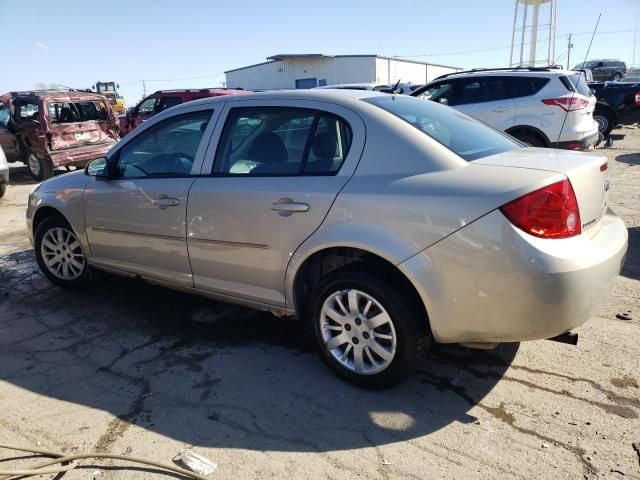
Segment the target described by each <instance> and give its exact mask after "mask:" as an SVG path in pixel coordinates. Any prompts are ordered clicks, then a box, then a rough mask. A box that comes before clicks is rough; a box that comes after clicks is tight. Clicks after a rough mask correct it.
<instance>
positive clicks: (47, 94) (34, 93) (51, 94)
mask: <svg viewBox="0 0 640 480" xmlns="http://www.w3.org/2000/svg"><path fill="white" fill-rule="evenodd" d="M4 96H10V97H11V98H16V97H37V98H39V99H56V98H62V99H69V98H91V97H93V98H101V97H102V96H103V95H102V94H100V93H96V92H91V91H84V90H24V91H15V92H9V93H6V94H5V95H3V97H4Z"/></svg>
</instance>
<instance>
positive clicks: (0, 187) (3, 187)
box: [0, 182, 7, 198]
mask: <svg viewBox="0 0 640 480" xmlns="http://www.w3.org/2000/svg"><path fill="white" fill-rule="evenodd" d="M5 193H7V184H6V183H4V182H2V183H0V198H2V197H4V194H5Z"/></svg>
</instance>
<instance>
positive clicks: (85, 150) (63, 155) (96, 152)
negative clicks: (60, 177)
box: [49, 140, 116, 167]
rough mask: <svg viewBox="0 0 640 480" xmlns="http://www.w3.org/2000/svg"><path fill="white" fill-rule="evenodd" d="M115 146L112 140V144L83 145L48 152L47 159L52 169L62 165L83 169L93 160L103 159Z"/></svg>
mask: <svg viewBox="0 0 640 480" xmlns="http://www.w3.org/2000/svg"><path fill="white" fill-rule="evenodd" d="M115 144H116V141H115V140H114V141H113V142H107V143H101V144H99V145H85V146H82V147H76V148H70V149H68V150H59V151H55V150H54V151H51V152H49V158H51V162H52V163H53V166H54V167H61V166H64V165H76V166H79V167H83V166H84V165H86V164H87V163H89V162H90V161H91V160H93V159H95V158H99V157H104V156H105V155H106V154H107V152H108V151H109V150H111V148H112V147H113V146H114V145H115Z"/></svg>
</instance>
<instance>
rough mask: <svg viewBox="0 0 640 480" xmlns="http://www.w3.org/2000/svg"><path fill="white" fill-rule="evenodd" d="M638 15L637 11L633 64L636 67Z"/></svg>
mask: <svg viewBox="0 0 640 480" xmlns="http://www.w3.org/2000/svg"><path fill="white" fill-rule="evenodd" d="M638 16H639V14H637V13H636V23H635V28H634V29H633V58H632V62H631V65H633V66H634V67H635V66H636V44H637V43H638Z"/></svg>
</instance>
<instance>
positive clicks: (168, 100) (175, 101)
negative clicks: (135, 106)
mask: <svg viewBox="0 0 640 480" xmlns="http://www.w3.org/2000/svg"><path fill="white" fill-rule="evenodd" d="M181 103H182V99H181V98H180V97H162V98H161V99H160V106H159V107H158V111H160V112H161V111H162V110H166V109H167V108H171V107H175V106H176V105H180V104H181Z"/></svg>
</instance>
